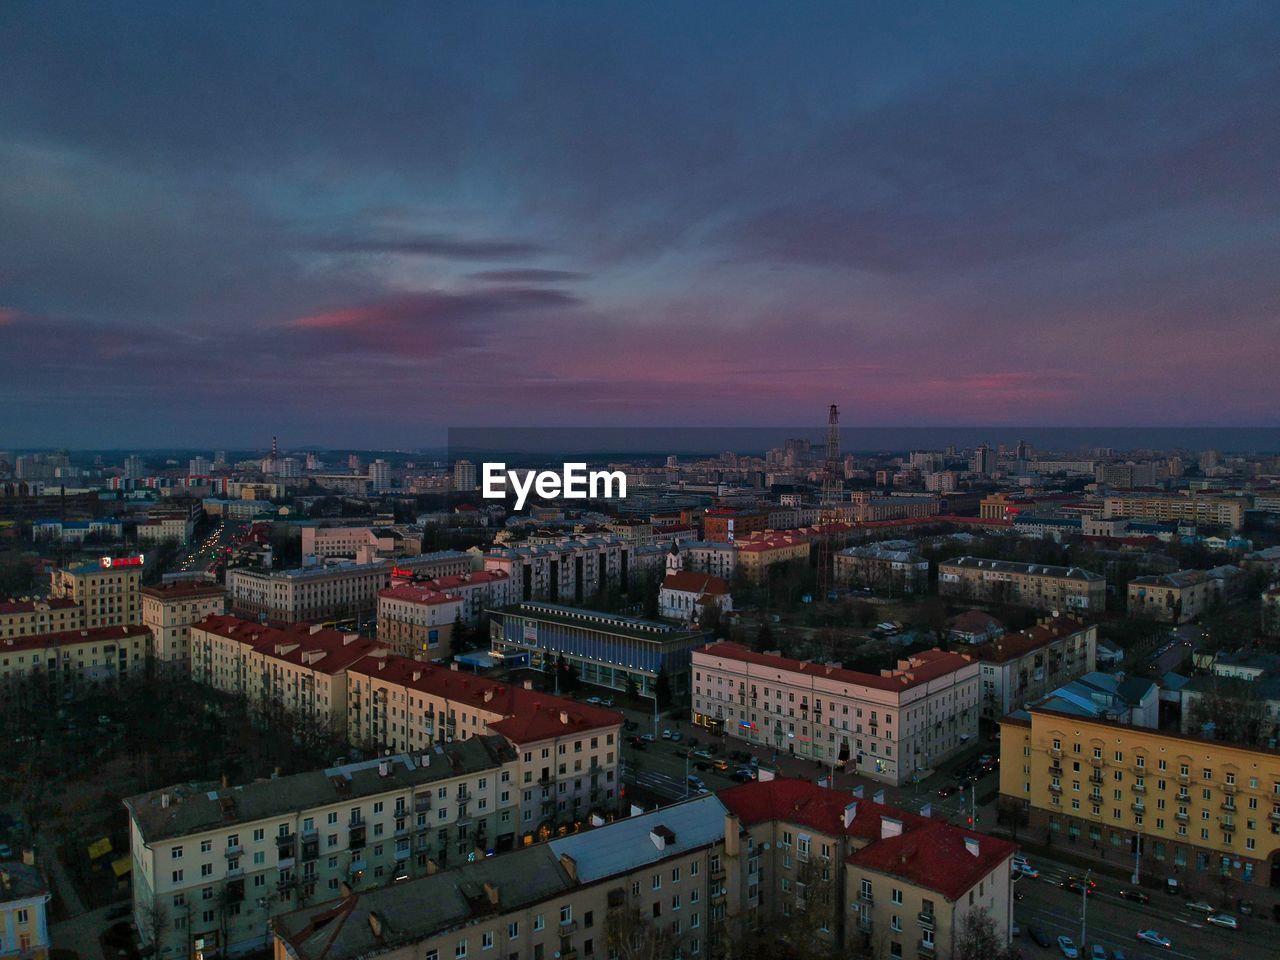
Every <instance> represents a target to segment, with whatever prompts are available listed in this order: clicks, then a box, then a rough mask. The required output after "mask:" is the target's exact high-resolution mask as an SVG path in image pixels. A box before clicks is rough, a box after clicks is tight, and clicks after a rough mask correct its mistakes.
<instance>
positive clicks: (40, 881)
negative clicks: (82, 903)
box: [0, 851, 49, 960]
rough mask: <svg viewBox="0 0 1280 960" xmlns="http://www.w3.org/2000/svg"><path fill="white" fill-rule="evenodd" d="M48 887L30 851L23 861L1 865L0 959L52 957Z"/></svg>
mask: <svg viewBox="0 0 1280 960" xmlns="http://www.w3.org/2000/svg"><path fill="white" fill-rule="evenodd" d="M48 903H49V885H48V884H47V883H45V881H44V877H43V876H41V874H40V871H39V870H38V869H36V866H35V859H34V858H33V857H32V855H31V853H30V851H26V852H24V853H23V857H22V862H21V863H17V862H8V861H5V862H0V958H4V960H8V958H10V957H15V958H21V960H45V958H46V957H47V956H49V917H48V912H47V911H46V909H45V908H46V906H47V905H48Z"/></svg>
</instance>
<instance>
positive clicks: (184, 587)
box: [142, 580, 226, 600]
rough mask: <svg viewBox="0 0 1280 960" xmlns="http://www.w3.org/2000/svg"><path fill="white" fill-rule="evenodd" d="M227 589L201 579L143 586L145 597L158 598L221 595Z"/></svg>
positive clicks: (185, 598)
mask: <svg viewBox="0 0 1280 960" xmlns="http://www.w3.org/2000/svg"><path fill="white" fill-rule="evenodd" d="M225 594H226V591H225V590H224V589H223V588H222V587H221V586H219V585H218V584H216V583H209V582H207V581H201V580H177V581H174V582H173V583H165V584H160V585H157V586H154V587H143V588H142V595H143V596H144V597H154V598H155V599H157V600H189V599H192V598H194V597H221V596H224V595H225Z"/></svg>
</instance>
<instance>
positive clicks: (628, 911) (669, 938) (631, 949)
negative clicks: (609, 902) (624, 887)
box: [604, 906, 678, 960]
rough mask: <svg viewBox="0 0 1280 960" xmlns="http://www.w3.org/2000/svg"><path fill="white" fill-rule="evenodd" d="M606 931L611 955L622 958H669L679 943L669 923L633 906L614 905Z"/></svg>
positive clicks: (644, 959)
mask: <svg viewBox="0 0 1280 960" xmlns="http://www.w3.org/2000/svg"><path fill="white" fill-rule="evenodd" d="M604 931H605V934H604V935H605V943H607V944H608V946H609V952H610V956H616V957H618V958H620V960H669V958H670V957H672V956H674V955H675V952H676V947H677V946H678V944H677V943H676V938H675V936H674V935H673V934H672V933H671V926H670V923H660V922H655V920H654V919H653V918H651V917H647V916H645V915H644V914H643V913H641V912H640V910H639V909H637V908H633V907H627V906H622V907H611V908H610V909H609V915H608V917H607V918H606V919H605V924H604Z"/></svg>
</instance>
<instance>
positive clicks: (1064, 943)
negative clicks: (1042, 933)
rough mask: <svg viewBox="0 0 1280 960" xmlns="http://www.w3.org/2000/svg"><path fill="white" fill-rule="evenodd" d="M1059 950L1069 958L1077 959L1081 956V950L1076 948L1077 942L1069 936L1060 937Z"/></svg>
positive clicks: (1068, 959)
mask: <svg viewBox="0 0 1280 960" xmlns="http://www.w3.org/2000/svg"><path fill="white" fill-rule="evenodd" d="M1058 950H1059V951H1061V953H1062V955H1063V956H1064V957H1066V958H1067V960H1077V958H1078V957H1079V956H1080V951H1079V950H1077V949H1076V942H1075V941H1074V940H1072V939H1071V938H1070V937H1067V936H1062V937H1059V938H1058Z"/></svg>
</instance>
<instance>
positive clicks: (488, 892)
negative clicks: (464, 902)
mask: <svg viewBox="0 0 1280 960" xmlns="http://www.w3.org/2000/svg"><path fill="white" fill-rule="evenodd" d="M484 895H485V896H486V897H488V898H489V902H490V903H491V904H493V905H494V906H495V907H496V906H497V905H498V903H499V898H498V885H497V884H495V883H494V882H493V881H491V880H486V881H485V882H484Z"/></svg>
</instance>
